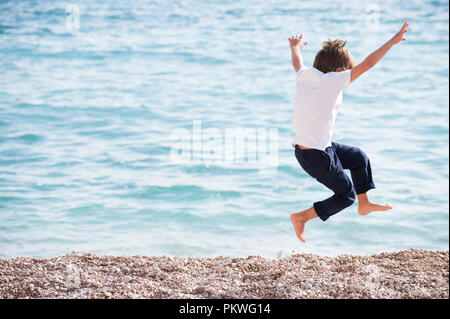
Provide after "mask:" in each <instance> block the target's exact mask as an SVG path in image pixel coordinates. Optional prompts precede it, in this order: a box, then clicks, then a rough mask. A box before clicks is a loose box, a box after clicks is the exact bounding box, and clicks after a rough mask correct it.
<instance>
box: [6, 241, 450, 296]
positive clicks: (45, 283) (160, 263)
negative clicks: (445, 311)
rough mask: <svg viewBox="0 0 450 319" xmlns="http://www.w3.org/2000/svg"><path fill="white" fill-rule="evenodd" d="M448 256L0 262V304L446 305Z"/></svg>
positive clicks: (74, 257) (82, 256)
mask: <svg viewBox="0 0 450 319" xmlns="http://www.w3.org/2000/svg"><path fill="white" fill-rule="evenodd" d="M448 277H449V258H448V251H426V250H418V249H410V250H406V251H400V252H394V253H381V254H377V255H372V256H352V255H342V256H339V257H333V258H332V257H322V256H316V255H311V254H296V255H291V256H288V257H285V258H281V259H280V260H270V259H266V258H262V257H258V256H250V257H248V258H230V257H216V258H193V257H188V258H179V257H172V258H171V257H164V256H163V257H145V256H119V257H117V256H100V255H93V254H86V253H72V254H68V255H65V256H62V257H56V258H49V259H41V258H22V257H20V258H14V259H0V298H448V297H449V282H448Z"/></svg>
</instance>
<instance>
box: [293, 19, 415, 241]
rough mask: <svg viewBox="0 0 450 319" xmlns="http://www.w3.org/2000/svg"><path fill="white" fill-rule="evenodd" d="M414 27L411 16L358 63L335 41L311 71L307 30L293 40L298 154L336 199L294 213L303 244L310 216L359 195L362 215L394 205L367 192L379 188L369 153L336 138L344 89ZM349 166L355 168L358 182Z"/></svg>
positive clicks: (329, 210) (328, 44)
mask: <svg viewBox="0 0 450 319" xmlns="http://www.w3.org/2000/svg"><path fill="white" fill-rule="evenodd" d="M408 26H409V24H408V20H406V21H405V23H404V24H403V27H402V28H401V30H400V31H399V32H397V33H396V34H395V35H394V36H393V37H392V38H391V39H390V40H389V41H388V42H386V43H385V44H384V45H383V46H381V47H380V48H379V49H378V50H376V51H374V52H373V53H372V54H370V55H369V56H368V57H367V58H366V59H365V60H364V61H363V62H361V63H360V64H358V65H356V66H355V59H354V58H353V56H352V55H351V54H350V52H349V51H348V50H347V49H346V48H344V46H345V44H346V42H345V41H342V40H331V39H330V40H329V41H327V42H324V43H323V47H322V50H320V51H319V52H318V53H317V55H316V57H315V60H314V65H313V67H312V68H311V69H308V68H306V67H305V66H304V65H303V61H302V56H301V54H300V50H301V49H302V48H303V47H304V46H305V45H306V44H307V42H302V37H303V34H301V35H300V36H293V37H291V38H289V45H290V47H291V54H292V66H293V67H294V70H295V72H296V73H297V88H296V98H295V105H294V131H295V138H294V141H293V143H292V145H293V146H294V147H295V157H296V158H297V160H298V162H299V164H300V166H301V167H302V168H303V169H304V170H305V171H306V172H307V173H308V174H309V175H310V176H312V177H313V178H315V179H316V180H317V181H318V182H320V183H322V184H323V185H325V186H326V187H328V188H329V189H331V190H332V191H333V192H334V195H333V196H331V197H330V198H328V199H326V200H323V201H319V202H316V203H314V205H313V206H312V207H310V208H308V209H307V210H304V211H301V212H298V213H294V214H292V215H291V222H292V224H293V225H294V229H295V233H296V235H297V237H298V239H300V241H302V242H305V241H306V240H305V237H304V230H305V224H306V222H307V221H308V220H310V219H313V218H316V217H319V218H320V219H322V220H323V221H325V220H327V219H328V218H329V217H330V216H332V215H334V214H336V213H338V212H339V211H341V210H343V209H344V208H346V207H348V206H350V205H352V204H353V202H354V201H355V199H356V197H357V198H358V213H359V214H360V215H367V214H369V213H371V212H373V211H385V210H388V209H391V208H392V207H391V206H390V205H387V204H385V205H381V204H376V203H373V202H371V201H370V200H369V198H368V196H367V191H369V190H370V189H373V188H375V184H374V183H373V180H372V172H371V168H370V162H369V159H368V158H367V155H366V154H365V153H364V152H363V151H362V150H361V149H359V148H357V147H352V146H347V145H343V144H338V143H334V142H332V141H331V137H332V135H333V129H334V122H335V120H336V114H337V112H338V110H339V107H340V106H341V104H342V90H345V89H347V88H349V87H350V83H351V82H353V81H354V80H356V79H357V78H358V77H359V76H360V75H361V74H363V73H364V72H366V71H367V70H369V69H370V68H371V67H373V66H374V65H375V64H376V63H377V62H378V61H379V60H381V58H382V57H383V56H384V55H385V54H386V53H387V52H388V51H389V49H390V48H391V47H392V46H393V45H395V44H397V43H399V42H401V41H405V40H406V39H405V38H404V34H405V33H406V32H407V27H408ZM344 169H350V172H351V177H352V181H353V184H352V181H350V179H349V178H348V176H347V175H346V174H345V172H344ZM355 195H356V196H355Z"/></svg>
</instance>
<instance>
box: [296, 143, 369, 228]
mask: <svg viewBox="0 0 450 319" xmlns="http://www.w3.org/2000/svg"><path fill="white" fill-rule="evenodd" d="M295 157H296V158H297V160H298V162H299V163H300V166H301V167H302V168H303V169H304V170H305V171H306V172H307V173H308V174H309V175H310V176H312V177H314V178H315V179H316V180H317V181H318V182H319V183H321V184H323V185H325V186H326V187H328V188H329V189H331V190H332V191H333V192H334V195H333V196H331V197H330V198H327V199H325V200H323V201H320V202H316V203H314V209H315V210H316V213H317V215H318V216H319V218H320V219H322V220H323V221H325V220H327V219H328V218H329V217H330V216H332V215H334V214H336V213H338V212H340V211H341V210H343V209H344V208H346V207H348V206H350V205H352V204H353V202H354V201H355V199H356V195H355V194H363V193H365V192H367V191H368V190H369V189H372V188H375V184H374V183H373V180H372V170H371V168H370V161H369V158H368V157H367V155H366V154H365V153H364V152H363V151H362V150H361V149H360V148H358V147H352V146H348V145H344V144H338V143H334V142H332V146H329V147H327V148H326V149H325V151H321V150H317V149H303V150H302V149H300V148H299V147H298V146H295ZM344 169H349V170H350V174H351V177H352V180H350V178H349V177H348V176H347V174H346V173H345V172H344ZM352 181H353V184H352Z"/></svg>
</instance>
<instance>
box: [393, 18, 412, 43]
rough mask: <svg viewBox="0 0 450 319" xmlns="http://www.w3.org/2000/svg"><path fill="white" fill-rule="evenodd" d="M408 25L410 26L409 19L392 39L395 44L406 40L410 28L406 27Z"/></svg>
mask: <svg viewBox="0 0 450 319" xmlns="http://www.w3.org/2000/svg"><path fill="white" fill-rule="evenodd" d="M407 27H409V24H408V20H406V21H405V23H404V24H403V27H402V28H401V29H400V31H398V32H397V33H396V34H395V35H394V36H393V37H392V39H391V41H392V43H393V44H397V43H399V42H401V41H405V40H406V38H405V37H404V35H405V33H406V32H408V30H407V29H406V28H407Z"/></svg>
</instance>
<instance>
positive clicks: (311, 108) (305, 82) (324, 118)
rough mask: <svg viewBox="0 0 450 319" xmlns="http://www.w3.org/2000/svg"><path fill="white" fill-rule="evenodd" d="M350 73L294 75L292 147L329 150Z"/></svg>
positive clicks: (310, 71) (301, 72)
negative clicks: (295, 85)
mask: <svg viewBox="0 0 450 319" xmlns="http://www.w3.org/2000/svg"><path fill="white" fill-rule="evenodd" d="M350 76H351V70H347V71H342V72H328V73H323V72H321V71H319V70H317V69H316V68H310V69H309V68H306V67H303V68H302V69H300V70H299V71H298V73H297V88H296V97H295V104H294V131H295V138H294V140H293V142H292V145H293V146H295V144H300V145H303V146H306V147H310V148H315V149H319V150H322V151H324V150H325V149H326V148H327V147H328V146H331V137H332V136H333V132H334V122H335V121H336V115H337V112H338V110H339V107H340V106H341V104H342V90H345V89H347V88H349V87H350Z"/></svg>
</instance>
